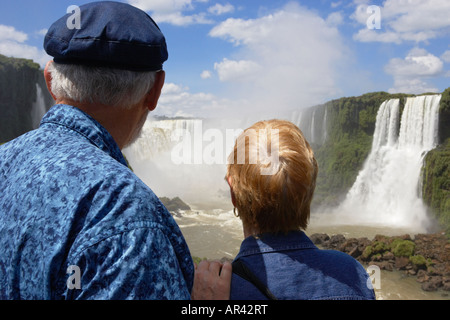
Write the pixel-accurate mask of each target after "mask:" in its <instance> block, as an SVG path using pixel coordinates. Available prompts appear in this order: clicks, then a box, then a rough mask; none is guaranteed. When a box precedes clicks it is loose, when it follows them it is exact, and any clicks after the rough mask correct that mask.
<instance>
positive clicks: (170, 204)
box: [159, 197, 191, 215]
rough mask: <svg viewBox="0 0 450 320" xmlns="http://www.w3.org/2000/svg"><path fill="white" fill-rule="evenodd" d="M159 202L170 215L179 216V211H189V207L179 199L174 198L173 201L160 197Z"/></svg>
mask: <svg viewBox="0 0 450 320" xmlns="http://www.w3.org/2000/svg"><path fill="white" fill-rule="evenodd" d="M159 200H161V202H162V203H163V205H164V206H165V207H166V208H167V210H169V211H170V212H171V213H175V214H177V215H179V214H180V211H187V210H191V207H189V206H188V205H187V204H186V203H185V202H184V201H183V200H181V199H180V198H179V197H175V198H173V199H170V198H167V197H161V198H159Z"/></svg>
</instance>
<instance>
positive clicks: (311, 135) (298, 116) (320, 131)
mask: <svg viewBox="0 0 450 320" xmlns="http://www.w3.org/2000/svg"><path fill="white" fill-rule="evenodd" d="M327 117H328V110H327V107H326V106H325V105H319V106H315V107H311V108H308V109H304V110H303V109H300V110H296V111H294V112H293V113H292V115H291V116H290V119H289V120H290V121H291V122H292V123H294V124H295V125H296V126H297V127H299V128H300V130H302V132H303V134H304V135H305V138H306V140H307V141H308V142H309V143H311V144H315V145H316V146H320V145H322V144H324V143H325V141H326V139H327V135H328V130H327V126H328V123H327V121H328V120H327Z"/></svg>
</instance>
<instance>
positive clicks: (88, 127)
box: [41, 104, 127, 166]
mask: <svg viewBox="0 0 450 320" xmlns="http://www.w3.org/2000/svg"><path fill="white" fill-rule="evenodd" d="M45 124H56V125H60V126H64V127H66V128H68V129H70V130H73V131H75V132H77V133H79V134H80V135H82V136H83V137H85V138H86V139H87V140H89V141H90V142H91V143H92V144H94V145H95V146H96V147H97V148H99V149H101V150H103V151H104V152H106V153H107V154H109V155H110V156H111V157H113V158H114V159H115V160H117V161H119V162H120V163H122V164H123V165H125V166H127V162H126V160H125V158H124V156H123V154H122V151H120V148H119V146H118V145H117V143H116V142H115V141H114V139H113V137H112V136H111V134H110V133H109V132H108V131H107V130H106V129H105V128H104V127H103V126H102V125H101V124H100V123H98V122H97V121H96V120H95V119H94V118H92V117H91V116H90V115H88V114H87V113H85V112H83V111H81V110H80V109H78V108H76V107H73V106H70V105H65V104H59V105H55V106H54V107H52V108H51V109H50V110H49V111H48V112H47V114H46V115H45V116H44V118H43V119H42V121H41V126H44V125H45Z"/></svg>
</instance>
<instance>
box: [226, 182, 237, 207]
mask: <svg viewBox="0 0 450 320" xmlns="http://www.w3.org/2000/svg"><path fill="white" fill-rule="evenodd" d="M227 182H228V186H229V187H230V194H231V202H232V203H233V206H234V207H235V208H236V197H235V195H234V192H233V187H232V182H233V179H232V178H231V177H230V176H227Z"/></svg>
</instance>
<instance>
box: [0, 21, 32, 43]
mask: <svg viewBox="0 0 450 320" xmlns="http://www.w3.org/2000/svg"><path fill="white" fill-rule="evenodd" d="M5 40H11V41H14V42H18V43H23V42H25V41H27V40H28V35H27V34H26V33H24V32H22V31H17V30H16V29H15V28H14V27H11V26H5V25H0V41H5Z"/></svg>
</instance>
